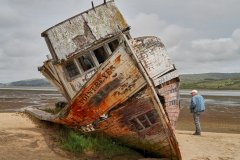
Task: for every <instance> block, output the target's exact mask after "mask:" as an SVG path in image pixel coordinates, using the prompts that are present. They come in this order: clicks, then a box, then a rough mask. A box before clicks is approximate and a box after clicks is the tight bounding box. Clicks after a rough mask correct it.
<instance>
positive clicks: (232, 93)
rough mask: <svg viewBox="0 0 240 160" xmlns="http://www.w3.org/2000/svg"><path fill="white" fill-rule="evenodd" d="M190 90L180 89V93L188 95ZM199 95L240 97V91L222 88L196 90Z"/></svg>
mask: <svg viewBox="0 0 240 160" xmlns="http://www.w3.org/2000/svg"><path fill="white" fill-rule="evenodd" d="M191 91H192V90H180V95H190V92H191ZM198 93H199V94H200V95H207V96H237V97H240V91H222V90H220V91H219V90H198Z"/></svg>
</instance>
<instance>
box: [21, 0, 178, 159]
mask: <svg viewBox="0 0 240 160" xmlns="http://www.w3.org/2000/svg"><path fill="white" fill-rule="evenodd" d="M129 30H130V26H129V25H128V24H127V23H126V21H125V19H124V18H123V16H122V15H121V13H120V11H119V10H118V8H117V7H116V5H115V4H114V1H109V2H106V1H104V3H103V4H101V5H99V6H96V7H94V5H93V6H92V9H89V10H87V11H85V12H83V13H80V14H78V15H76V16H74V17H72V18H69V19H67V20H65V21H63V22H61V23H59V24H57V25H55V26H53V27H51V28H49V29H48V30H46V31H44V32H43V33H42V34H41V35H42V37H44V38H45V40H46V43H47V46H48V48H49V51H50V53H51V55H48V56H47V57H48V60H47V61H45V62H44V64H43V66H41V67H39V68H38V69H39V71H40V72H41V73H42V74H43V75H44V76H45V77H46V78H47V79H48V80H49V82H51V84H52V85H53V86H54V87H55V88H56V89H57V90H58V91H59V93H61V94H62V95H63V96H64V97H65V98H66V100H67V101H68V104H67V105H66V106H65V107H64V108H63V109H62V110H61V111H60V112H59V113H58V114H55V115H52V114H50V113H46V112H44V111H41V110H38V109H36V108H29V109H27V110H26V112H28V113H30V114H33V115H35V116H36V117H37V118H39V119H41V120H46V121H51V122H54V123H59V124H64V125H68V126H70V127H73V128H78V129H79V130H81V131H82V132H94V131H102V132H104V133H106V134H108V135H110V136H112V137H115V138H116V139H118V140H119V141H121V142H122V143H123V144H125V145H127V146H130V147H132V148H136V149H138V150H143V151H144V152H145V153H147V154H151V155H152V156H153V157H167V158H170V159H177V160H181V154H180V151H179V147H178V142H177V140H176V137H175V134H174V130H175V125H176V121H177V119H178V115H179V108H180V99H179V81H180V79H179V75H178V72H177V70H176V68H175V67H174V65H173V64H172V62H171V60H170V58H169V55H168V53H167V51H166V48H165V46H164V44H163V43H162V42H161V40H160V39H159V38H157V37H139V38H134V39H132V37H131V35H130V33H129Z"/></svg>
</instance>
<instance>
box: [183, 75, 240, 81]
mask: <svg viewBox="0 0 240 160" xmlns="http://www.w3.org/2000/svg"><path fill="white" fill-rule="evenodd" d="M239 76H240V73H202V74H182V75H180V79H181V81H201V80H202V81H203V80H220V79H231V78H235V77H239Z"/></svg>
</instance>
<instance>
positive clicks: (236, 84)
mask: <svg viewBox="0 0 240 160" xmlns="http://www.w3.org/2000/svg"><path fill="white" fill-rule="evenodd" d="M180 78H181V85H180V89H219V90H240V73H206V74H192V75H191V74H188V75H186V74H185V75H180Z"/></svg>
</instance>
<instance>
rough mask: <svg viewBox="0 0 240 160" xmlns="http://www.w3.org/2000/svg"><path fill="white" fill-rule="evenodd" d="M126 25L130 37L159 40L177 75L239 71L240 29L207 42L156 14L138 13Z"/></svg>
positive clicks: (187, 29) (193, 31) (207, 39)
mask: <svg viewBox="0 0 240 160" xmlns="http://www.w3.org/2000/svg"><path fill="white" fill-rule="evenodd" d="M129 24H130V25H131V26H132V30H131V33H132V36H133V37H137V36H142V35H144V36H147V35H148V36H157V37H159V38H160V39H161V40H162V42H163V43H164V44H165V46H166V47H167V50H168V53H169V55H170V57H171V60H172V61H173V63H174V64H175V65H176V66H177V69H178V70H179V72H180V73H199V72H202V73H203V72H205V73H206V72H239V68H236V67H237V66H238V67H239V65H240V52H239V51H240V47H239V41H240V28H239V29H236V30H235V31H233V33H232V35H231V37H228V38H217V39H210V38H203V37H204V36H205V35H206V33H204V32H203V31H199V30H196V29H193V28H186V27H183V26H180V25H177V24H168V23H166V22H165V21H164V20H161V19H160V17H159V16H158V15H156V14H149V15H147V14H144V13H139V14H138V15H137V16H136V17H135V18H134V19H131V20H129ZM227 68H228V69H227ZM229 69H231V70H229Z"/></svg>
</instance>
